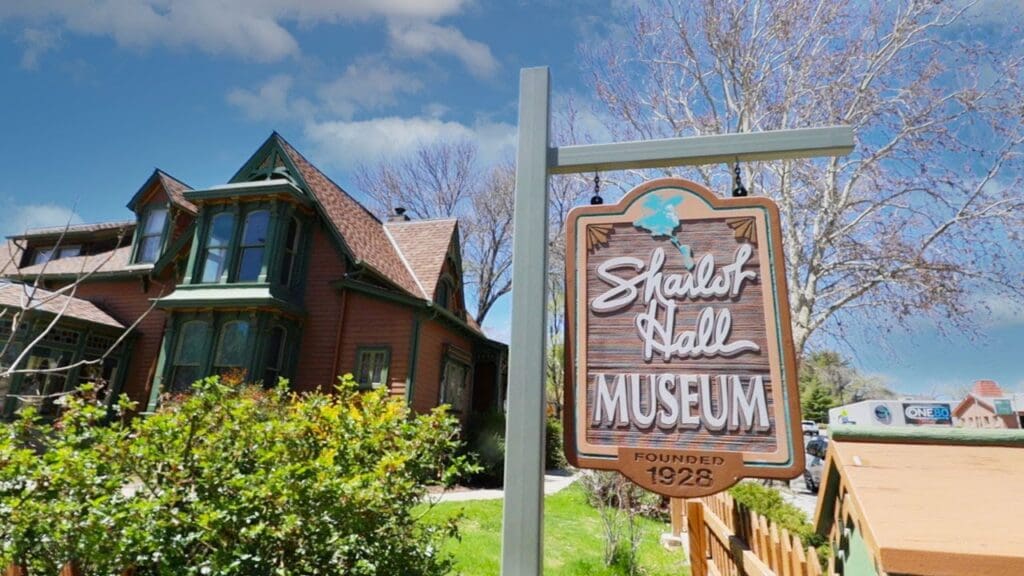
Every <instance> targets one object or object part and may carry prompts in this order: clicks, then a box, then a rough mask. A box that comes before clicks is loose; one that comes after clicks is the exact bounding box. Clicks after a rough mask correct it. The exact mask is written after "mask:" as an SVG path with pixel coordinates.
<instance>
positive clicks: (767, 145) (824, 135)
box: [501, 66, 854, 576]
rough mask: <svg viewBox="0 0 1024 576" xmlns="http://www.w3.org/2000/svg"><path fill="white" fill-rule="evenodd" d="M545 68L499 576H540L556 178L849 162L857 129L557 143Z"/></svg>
mask: <svg viewBox="0 0 1024 576" xmlns="http://www.w3.org/2000/svg"><path fill="white" fill-rule="evenodd" d="M550 75H551V74H550V71H549V70H548V67H547V66H538V67H534V68H522V69H520V71H519V126H518V144H517V148H518V150H517V153H516V190H515V217H514V225H513V227H514V236H513V247H512V259H513V262H512V284H513V285H514V286H515V289H514V290H513V291H512V294H511V297H512V332H511V338H510V343H509V344H510V346H509V362H508V396H507V398H506V406H507V417H506V420H505V422H506V424H505V430H506V433H505V503H504V505H503V507H502V510H503V515H502V521H501V573H502V575H504V576H512V575H515V576H529V575H534V574H540V573H541V572H542V558H543V550H544V524H543V522H542V519H543V516H544V419H545V417H546V416H545V410H544V408H545V340H546V338H547V324H546V319H545V317H546V310H547V305H548V303H547V295H546V291H547V279H546V275H547V268H546V266H547V253H548V245H547V243H548V236H547V230H548V227H547V223H548V214H547V210H548V196H549V191H548V180H549V177H550V176H551V175H552V174H574V173H581V172H594V171H598V170H631V169H644V168H666V167H671V166H696V165H707V164H722V163H732V162H750V161H768V160H781V159H787V158H814V157H820V156H843V155H846V154H849V153H850V151H852V150H853V148H854V134H853V129H852V128H851V127H850V126H824V127H815V128H795V129H781V130H771V131H767V132H756V133H730V134H711V135H702V136H681V137H675V138H663V139H658V140H647V141H636V142H609V143H601V144H584V145H578V146H552V144H551V126H550V107H551V106H550V104H551V82H550Z"/></svg>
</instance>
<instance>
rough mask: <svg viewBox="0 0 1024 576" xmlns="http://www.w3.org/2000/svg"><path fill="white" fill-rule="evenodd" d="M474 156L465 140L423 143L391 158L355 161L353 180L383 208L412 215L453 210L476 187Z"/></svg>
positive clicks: (443, 214) (386, 211) (473, 148)
mask: <svg viewBox="0 0 1024 576" xmlns="http://www.w3.org/2000/svg"><path fill="white" fill-rule="evenodd" d="M476 156H477V150H476V146H475V145H474V144H473V143H471V142H465V141H462V142H455V141H440V142H435V143H432V144H425V145H422V146H420V147H419V148H417V149H416V151H415V152H413V153H412V154H411V155H410V156H408V157H405V158H402V159H399V160H397V161H393V162H392V161H388V160H382V161H380V162H379V163H377V164H376V165H375V166H372V167H370V166H365V165H360V166H358V167H357V168H356V185H357V186H359V188H360V189H361V190H362V191H363V192H364V193H365V194H367V195H368V196H369V197H370V199H371V200H372V201H373V203H374V204H375V208H376V209H377V210H378V211H380V212H383V213H384V214H392V213H393V212H394V209H395V208H405V209H406V210H407V211H408V213H409V215H410V216H415V217H416V218H450V217H454V216H459V215H461V214H462V213H463V211H464V210H465V208H466V206H465V204H466V202H467V201H468V200H469V199H470V198H471V197H472V196H473V195H474V192H475V191H476V190H477V189H478V188H479V187H480V183H479V178H480V175H479V172H478V170H477V167H476Z"/></svg>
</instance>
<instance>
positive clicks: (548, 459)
mask: <svg viewBox="0 0 1024 576" xmlns="http://www.w3.org/2000/svg"><path fill="white" fill-rule="evenodd" d="M567 465H568V462H566V461H565V450H564V448H563V442H562V421H561V420H558V419H557V418H548V419H547V425H546V428H545V430H544V467H545V468H546V469H548V470H556V469H559V468H565V467H566V466H567Z"/></svg>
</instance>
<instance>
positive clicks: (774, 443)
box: [565, 178, 804, 497]
mask: <svg viewBox="0 0 1024 576" xmlns="http://www.w3.org/2000/svg"><path fill="white" fill-rule="evenodd" d="M567 227H568V242H567V244H566V307H567V322H566V378H565V382H566V384H565V405H566V407H567V409H566V411H565V431H566V453H567V456H568V458H569V461H570V462H571V463H572V464H573V465H574V466H578V467H581V468H596V469H603V470H618V471H619V472H621V473H623V474H625V475H626V476H628V477H629V478H630V479H632V480H633V481H634V482H636V483H637V484H639V485H641V486H643V487H645V488H647V489H649V490H652V491H654V492H658V493H660V494H664V495H666V496H674V497H695V496H701V495H705V494H711V493H714V492H718V491H721V490H724V489H726V488H728V487H729V486H731V485H732V484H734V483H736V482H737V481H738V480H739V479H741V478H744V477H758V478H792V477H795V476H796V475H798V474H800V473H801V472H802V471H803V467H804V457H803V443H802V442H801V429H800V408H799V402H798V397H797V383H796V360H795V356H794V351H793V339H792V335H791V333H790V321H789V306H788V301H787V295H786V276H785V270H784V268H783V255H782V245H781V241H782V240H781V231H780V227H779V215H778V209H777V208H776V206H775V204H774V203H773V202H772V201H771V200H769V199H767V198H762V197H758V198H732V199H722V198H718V197H717V196H716V195H715V194H714V193H712V192H711V191H709V190H707V189H706V188H704V187H703V186H700V185H699V184H696V183H693V182H689V181H686V180H681V179H676V178H667V179H659V180H653V181H650V182H646V183H644V184H642V185H641V186H639V187H637V188H635V189H634V190H632V191H631V192H629V193H628V194H626V196H625V197H623V199H622V200H621V201H620V202H619V203H618V204H616V205H604V206H586V207H580V208H576V209H575V210H573V211H572V212H571V213H570V215H569V220H568V225H567Z"/></svg>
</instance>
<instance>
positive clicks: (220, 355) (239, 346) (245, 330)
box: [213, 320, 252, 374]
mask: <svg viewBox="0 0 1024 576" xmlns="http://www.w3.org/2000/svg"><path fill="white" fill-rule="evenodd" d="M251 328H252V326H251V325H250V324H249V323H248V322H246V321H243V320H233V321H231V322H228V323H226V324H224V326H223V327H221V329H220V339H218V340H217V350H216V351H215V352H214V356H213V371H214V373H215V374H224V373H225V372H229V371H230V370H231V369H232V368H242V367H244V366H245V364H246V359H247V358H248V354H247V352H248V350H249V332H250V331H251Z"/></svg>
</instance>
